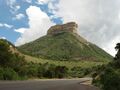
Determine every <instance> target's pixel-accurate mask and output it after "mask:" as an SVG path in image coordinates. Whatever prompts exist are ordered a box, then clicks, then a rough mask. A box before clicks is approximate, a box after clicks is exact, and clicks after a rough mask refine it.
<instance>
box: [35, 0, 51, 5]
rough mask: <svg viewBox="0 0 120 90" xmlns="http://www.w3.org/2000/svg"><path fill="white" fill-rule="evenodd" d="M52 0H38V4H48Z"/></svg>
mask: <svg viewBox="0 0 120 90" xmlns="http://www.w3.org/2000/svg"><path fill="white" fill-rule="evenodd" d="M49 1H50V0H37V2H36V3H37V4H46V3H48V2H49Z"/></svg>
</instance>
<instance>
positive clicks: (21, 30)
mask: <svg viewBox="0 0 120 90" xmlns="http://www.w3.org/2000/svg"><path fill="white" fill-rule="evenodd" d="M14 31H15V32H18V33H21V34H23V33H24V32H25V31H26V28H20V29H15V30H14Z"/></svg>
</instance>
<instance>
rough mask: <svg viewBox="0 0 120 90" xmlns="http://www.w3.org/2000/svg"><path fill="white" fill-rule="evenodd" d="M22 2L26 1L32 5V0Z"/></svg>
mask: <svg viewBox="0 0 120 90" xmlns="http://www.w3.org/2000/svg"><path fill="white" fill-rule="evenodd" d="M24 1H26V2H27V3H32V0H24Z"/></svg>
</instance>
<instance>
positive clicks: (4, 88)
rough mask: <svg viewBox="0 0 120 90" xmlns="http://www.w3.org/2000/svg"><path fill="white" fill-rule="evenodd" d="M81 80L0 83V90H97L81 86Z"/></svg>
mask: <svg viewBox="0 0 120 90" xmlns="http://www.w3.org/2000/svg"><path fill="white" fill-rule="evenodd" d="M83 81H84V80H83V79H74V80H73V79H72V80H28V81H0V90H99V89H98V88H97V87H94V86H88V85H83V84H81V82H83Z"/></svg>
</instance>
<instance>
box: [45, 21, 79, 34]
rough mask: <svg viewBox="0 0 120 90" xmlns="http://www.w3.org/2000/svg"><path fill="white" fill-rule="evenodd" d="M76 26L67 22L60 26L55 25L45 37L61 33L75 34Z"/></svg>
mask: <svg viewBox="0 0 120 90" xmlns="http://www.w3.org/2000/svg"><path fill="white" fill-rule="evenodd" d="M77 28H78V25H77V24H76V23H75V22H69V23H66V24H62V25H55V26H52V27H50V29H49V30H48V32H47V35H56V34H59V33H63V32H72V33H77Z"/></svg>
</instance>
